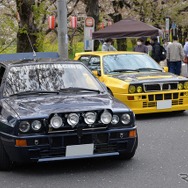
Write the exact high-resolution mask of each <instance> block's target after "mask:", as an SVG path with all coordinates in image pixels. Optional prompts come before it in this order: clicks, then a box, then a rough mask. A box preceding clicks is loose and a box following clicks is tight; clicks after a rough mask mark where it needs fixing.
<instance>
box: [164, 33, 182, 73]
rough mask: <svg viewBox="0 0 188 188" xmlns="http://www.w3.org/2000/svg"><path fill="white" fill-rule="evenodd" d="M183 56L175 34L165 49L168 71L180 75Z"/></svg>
mask: <svg viewBox="0 0 188 188" xmlns="http://www.w3.org/2000/svg"><path fill="white" fill-rule="evenodd" d="M183 58H184V53H183V47H182V45H181V44H180V43H179V42H178V38H177V36H174V37H173V42H172V43H171V44H169V45H168V50H167V61H168V66H169V70H168V72H171V73H174V74H177V75H180V74H181V64H182V61H183Z"/></svg>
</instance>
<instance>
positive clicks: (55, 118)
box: [50, 115, 63, 129]
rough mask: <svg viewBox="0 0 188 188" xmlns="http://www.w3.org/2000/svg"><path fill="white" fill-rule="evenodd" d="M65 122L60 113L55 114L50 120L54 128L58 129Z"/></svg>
mask: <svg viewBox="0 0 188 188" xmlns="http://www.w3.org/2000/svg"><path fill="white" fill-rule="evenodd" d="M62 124H63V120H62V118H61V117H59V116H58V115H55V116H53V117H52V118H51V120H50V125H51V126H52V127H53V128H54V129H58V128H60V127H61V126H62Z"/></svg>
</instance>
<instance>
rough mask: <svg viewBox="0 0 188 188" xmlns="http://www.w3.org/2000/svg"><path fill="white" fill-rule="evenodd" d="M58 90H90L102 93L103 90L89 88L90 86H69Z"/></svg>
mask: <svg viewBox="0 0 188 188" xmlns="http://www.w3.org/2000/svg"><path fill="white" fill-rule="evenodd" d="M58 91H65V92H69V91H76V92H77V91H79V92H80V91H81V92H82V91H90V92H97V93H101V92H102V91H100V90H97V89H88V88H82V87H67V88H62V89H60V90H58Z"/></svg>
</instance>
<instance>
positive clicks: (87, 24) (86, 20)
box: [85, 17, 95, 27]
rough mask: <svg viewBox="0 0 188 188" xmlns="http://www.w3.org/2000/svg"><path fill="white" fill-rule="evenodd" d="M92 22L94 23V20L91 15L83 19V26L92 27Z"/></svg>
mask: <svg viewBox="0 0 188 188" xmlns="http://www.w3.org/2000/svg"><path fill="white" fill-rule="evenodd" d="M94 23H95V21H94V19H93V18H92V17H87V18H86V19H85V26H86V27H93V26H94Z"/></svg>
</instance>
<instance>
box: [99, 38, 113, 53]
mask: <svg viewBox="0 0 188 188" xmlns="http://www.w3.org/2000/svg"><path fill="white" fill-rule="evenodd" d="M112 44H113V40H112V39H111V38H108V39H106V40H105V42H104V43H103V45H102V51H117V50H116V48H114V46H113V45H112Z"/></svg>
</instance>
